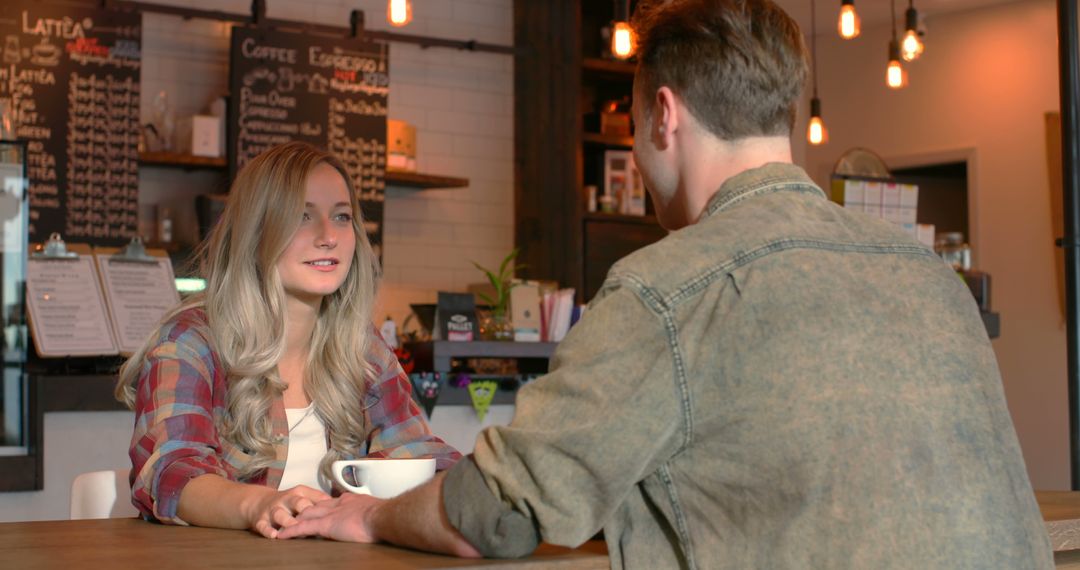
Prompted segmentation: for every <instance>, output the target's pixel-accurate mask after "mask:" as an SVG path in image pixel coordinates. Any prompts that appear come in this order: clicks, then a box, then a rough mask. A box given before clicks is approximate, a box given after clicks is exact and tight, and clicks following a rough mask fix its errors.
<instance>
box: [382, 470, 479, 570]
mask: <svg viewBox="0 0 1080 570" xmlns="http://www.w3.org/2000/svg"><path fill="white" fill-rule="evenodd" d="M445 476H446V474H445V472H444V473H439V474H437V475H436V476H435V478H434V479H432V480H431V481H429V482H427V483H425V484H423V485H421V486H420V487H418V488H416V489H413V490H412V491H409V492H408V493H406V494H404V495H402V496H400V497H397V498H394V499H391V500H389V501H386V502H383V503H382V504H380V505H379V506H378V507H377V508H376V509H375V512H374V513H372V517H371V533H372V534H373V535H374V537H375V538H376V539H378V540H381V541H385V542H389V543H392V544H398V545H401V546H408V547H410V548H416V549H419V550H427V551H431V552H442V553H445V554H453V555H455V556H462V557H466V558H479V557H480V553H479V552H478V551H477V550H476V549H475V548H473V545H471V544H469V542H468V541H467V540H465V537H463V536H462V535H461V533H460V532H458V530H457V529H456V528H454V527H453V525H451V524H450V519H449V518H448V517H447V516H446V509H445V508H444V507H443V500H442V492H443V491H442V489H443V479H444V478H445Z"/></svg>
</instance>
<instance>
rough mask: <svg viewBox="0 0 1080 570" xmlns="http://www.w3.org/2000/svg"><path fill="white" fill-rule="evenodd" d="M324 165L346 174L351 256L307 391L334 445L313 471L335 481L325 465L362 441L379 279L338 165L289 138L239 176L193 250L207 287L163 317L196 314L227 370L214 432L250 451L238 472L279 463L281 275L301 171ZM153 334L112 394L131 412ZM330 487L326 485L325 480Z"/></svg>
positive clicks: (321, 333) (322, 319)
mask: <svg viewBox="0 0 1080 570" xmlns="http://www.w3.org/2000/svg"><path fill="white" fill-rule="evenodd" d="M320 164H328V165H330V166H331V167H333V168H334V169H335V170H337V171H338V172H339V173H341V176H342V177H343V178H344V179H345V184H346V186H347V187H348V189H349V201H350V204H351V208H352V214H353V224H352V225H353V232H354V233H355V234H356V252H355V253H354V255H353V260H352V266H351V267H350V268H349V272H348V275H347V276H346V277H345V282H344V283H343V284H342V285H341V287H340V288H339V289H338V290H337V291H336V292H334V293H333V294H331V295H327V296H326V297H324V298H323V303H322V307H321V309H320V311H319V316H318V320H317V322H316V324H315V329H314V331H313V333H312V339H311V349H310V351H309V353H308V359H307V374H306V376H305V378H304V389H305V392H306V393H307V395H308V396H309V397H310V398H311V400H312V401H313V402H314V404H315V410H316V413H317V414H318V415H319V417H320V418H321V419H322V420H323V422H324V423H325V424H326V428H327V433H328V434H329V442H330V443H329V450H328V451H327V454H326V455H325V456H324V457H323V459H322V462H321V463H320V465H319V471H320V472H321V473H322V474H323V475H324V476H325V477H327V478H330V464H331V463H332V462H333V461H336V460H338V459H343V458H346V457H347V456H349V455H352V454H355V450H356V449H358V448H360V447H361V446H362V445H363V444H364V442H365V440H366V438H367V433H366V428H365V421H364V409H365V406H364V402H365V395H366V394H367V392H368V388H369V386H370V384H371V378H372V377H373V376H372V369H371V366H370V364H368V363H367V362H366V360H365V359H364V355H365V354H366V349H367V346H368V343H369V342H371V336H372V335H371V333H370V331H371V330H372V327H371V312H372V305H373V304H374V300H375V292H376V287H377V283H378V262H377V260H376V258H375V255H374V253H373V252H372V249H371V244H370V243H369V242H368V239H367V233H366V232H365V231H364V227H363V220H362V218H361V212H360V205H359V202H358V201H357V197H356V191H355V188H354V186H353V183H352V180H351V178H350V177H349V174H348V171H347V170H346V168H345V165H344V164H343V163H342V162H341V161H340V160H339V159H338V158H337V157H335V156H333V155H332V154H329V153H327V152H324V151H321V150H319V149H317V148H315V147H313V146H311V145H309V144H306V143H300V142H291V143H287V144H284V145H281V146H278V147H275V148H272V149H270V150H268V151H266V152H264V153H262V154H260V155H259V156H257V157H256V158H254V159H253V160H252V161H251V162H250V163H248V164H247V165H246V166H245V167H244V168H243V169H242V170H241V171H240V172H239V174H237V176H236V180H235V181H234V182H233V185H232V190H231V191H230V193H229V200H228V204H227V205H226V206H225V210H224V212H223V213H222V215H221V218H220V219H219V220H218V223H217V224H216V226H215V227H214V229H213V230H212V231H211V232H210V235H209V236H208V237H207V239H206V240H205V241H204V242H203V243H202V244H201V246H200V247H199V251H198V257H197V259H198V263H199V272H200V273H201V275H202V277H203V278H204V279H206V290H205V291H204V292H203V293H200V294H198V295H196V296H193V297H191V298H189V299H187V300H186V301H184V302H183V303H181V304H180V306H178V307H177V308H175V309H173V310H172V311H170V312H169V314H167V315H165V317H164V318H163V319H162V323H167V322H169V321H170V320H172V319H173V318H174V317H175V316H176V315H178V314H179V313H181V312H183V311H185V310H188V309H191V308H202V309H204V310H205V312H206V317H207V323H208V325H209V329H210V332H211V336H212V342H213V350H214V351H215V352H216V353H217V355H218V357H219V360H220V362H221V364H222V365H223V366H224V368H225V372H226V374H227V385H228V394H227V397H226V413H225V417H224V418H223V419H222V420H221V421H220V422H219V425H217V429H218V431H219V435H220V436H221V437H222V438H223V439H225V440H226V441H229V442H231V443H233V444H235V445H237V446H239V447H240V448H241V449H244V450H246V451H247V452H248V453H251V454H252V455H253V456H254V457H253V460H252V461H251V462H250V463H249V464H248V465H246V466H245V467H244V469H243V471H242V472H241V473H239V476H240V477H241V478H247V477H250V476H253V475H255V474H256V473H257V472H259V471H261V470H263V469H265V468H266V467H268V466H269V465H270V464H271V463H272V462H273V460H274V456H275V453H274V444H275V441H274V439H273V436H272V435H271V422H270V408H271V405H272V404H273V402H274V401H275V400H276V399H277V398H279V397H281V395H282V393H283V392H284V390H285V388H286V384H285V382H284V381H283V380H282V379H281V377H280V376H279V375H278V372H277V364H278V361H279V360H281V358H282V356H283V355H284V352H285V326H286V313H285V306H286V305H285V303H286V302H285V298H286V297H285V290H284V288H283V287H282V284H281V279H280V277H279V275H278V272H277V270H276V264H277V260H278V258H279V257H280V256H281V254H282V252H284V251H285V248H286V247H287V246H288V245H289V243H290V242H291V241H292V236H293V234H294V233H295V232H296V230H297V228H298V227H299V224H300V221H301V217H302V215H303V212H304V205H305V189H306V188H305V186H306V182H307V178H308V175H309V174H311V172H312V170H314V169H315V167H316V166H318V165H320ZM159 334H160V327H159V329H158V330H155V331H154V332H153V333H152V334H151V335H150V337H149V338H148V339H147V341H146V343H144V344H143V346H142V347H141V348H140V349H139V350H138V352H136V353H135V354H133V355H132V356H131V358H129V359H128V360H127V362H125V363H124V365H123V367H121V369H120V379H119V382H118V384H117V387H116V397H117V399H118V400H120V401H122V402H124V403H126V404H127V405H128V407H132V408H133V407H134V403H135V394H136V390H137V386H138V381H139V378H140V376H141V375H142V373H143V370H144V368H145V366H146V357H147V354H148V353H149V352H150V351H152V350H153V349H154V347H155V346H156V345H157V343H158V338H159ZM331 480H332V479H331Z"/></svg>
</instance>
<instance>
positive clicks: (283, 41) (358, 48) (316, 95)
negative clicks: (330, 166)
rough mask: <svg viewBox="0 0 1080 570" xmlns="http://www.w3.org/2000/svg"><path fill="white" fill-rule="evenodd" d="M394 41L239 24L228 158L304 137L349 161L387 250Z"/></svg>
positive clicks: (377, 239) (373, 230)
mask: <svg viewBox="0 0 1080 570" xmlns="http://www.w3.org/2000/svg"><path fill="white" fill-rule="evenodd" d="M387 50H388V48H387V46H386V44H382V43H373V42H364V41H357V40H350V39H345V38H342V39H334V38H320V37H312V36H308V35H304V34H298V33H289V32H282V31H275V30H266V29H260V28H244V27H236V28H233V32H232V53H231V58H230V66H229V85H230V93H231V96H230V98H229V117H230V124H229V158H230V165H231V168H232V169H233V171H234V172H235V170H237V169H239V168H240V167H242V166H243V165H244V164H246V163H247V162H248V161H249V160H251V159H252V158H254V157H255V156H256V155H258V154H259V153H261V152H263V151H265V150H267V149H269V148H271V147H273V146H276V145H279V144H282V143H285V142H289V141H294V140H299V141H305V142H308V143H311V144H313V145H315V146H317V147H320V148H324V149H326V150H328V151H330V152H331V153H333V154H335V155H336V156H338V157H339V158H341V160H342V161H344V162H345V164H346V166H348V168H349V172H350V173H351V174H352V179H353V184H354V185H355V186H356V190H357V191H358V192H359V193H360V202H361V205H362V207H363V215H364V222H365V227H366V229H367V232H368V238H369V239H370V240H371V245H372V247H374V248H375V251H376V253H378V252H380V251H381V245H382V221H383V200H384V191H385V188H386V181H385V175H386V104H387V103H386V101H387V95H388V94H389V91H390V73H389V61H388V55H387Z"/></svg>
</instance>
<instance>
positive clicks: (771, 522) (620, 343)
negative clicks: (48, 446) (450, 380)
mask: <svg viewBox="0 0 1080 570" xmlns="http://www.w3.org/2000/svg"><path fill="white" fill-rule="evenodd" d="M444 505H445V506H446V509H447V513H448V515H449V516H450V520H451V523H452V524H453V525H454V526H455V527H457V528H458V529H459V530H460V531H461V532H462V533H463V535H464V536H465V537H466V538H467V539H468V540H469V541H470V542H472V543H473V544H474V545H475V546H476V547H477V548H478V549H479V550H480V551H481V552H483V553H485V554H487V555H489V556H519V555H523V554H526V553H528V552H530V551H531V549H532V548H533V547H534V546H535V544H536V542H537V541H538V540H543V541H546V542H550V543H554V544H562V545H578V544H581V543H582V542H584V541H585V540H587V539H588V538H590V537H591V536H593V535H594V534H595V533H596V532H597V531H598V530H600V529H601V528H603V530H604V536H605V539H606V541H607V544H608V549H609V553H610V556H611V566H612V568H643V569H653V568H698V569H703V570H705V569H707V570H713V569H720V568H859V569H861V568H919V569H924V568H950V569H951V568H1009V569H1019V568H1051V567H1053V557H1052V553H1051V549H1050V543H1049V539H1048V538H1047V535H1046V531H1045V527H1044V524H1043V521H1042V518H1041V516H1040V514H1039V510H1038V507H1037V505H1036V503H1035V499H1034V495H1033V493H1032V490H1031V484H1030V482H1029V481H1028V477H1027V473H1026V470H1025V468H1024V461H1023V457H1022V456H1021V453H1020V447H1019V444H1018V442H1017V439H1016V434H1015V432H1014V429H1013V425H1012V422H1011V420H1010V417H1009V413H1008V410H1007V409H1006V406H1005V398H1004V393H1003V391H1002V386H1001V378H1000V374H999V372H998V368H997V365H996V361H995V357H994V353H993V350H992V349H991V346H990V342H989V340H988V339H987V335H986V331H985V329H984V328H983V323H982V321H981V319H980V318H979V314H978V310H977V308H976V306H975V303H974V301H973V299H972V296H971V294H970V292H969V291H968V290H967V289H966V287H965V286H964V284H963V282H962V281H961V280H960V279H958V278H957V276H956V275H955V274H954V273H953V272H952V271H951V270H950V269H949V268H947V267H946V266H945V264H944V263H943V262H942V261H941V260H940V259H939V258H938V257H936V256H935V255H934V254H933V252H931V251H929V250H927V249H926V248H924V247H923V246H921V245H920V244H918V243H916V242H915V241H914V240H912V239H911V238H909V237H908V236H907V235H905V234H904V233H903V232H902V231H900V230H899V229H898V228H895V227H893V226H892V225H890V224H887V223H885V222H882V221H880V220H874V219H871V218H869V217H868V216H865V215H863V214H861V213H852V212H850V211H847V210H844V209H843V208H840V207H838V206H836V205H834V204H832V203H830V202H828V201H827V200H826V199H825V196H824V194H823V193H822V191H821V190H820V189H819V188H818V187H817V186H815V185H814V184H813V182H812V181H811V180H810V179H809V178H808V177H807V176H806V174H805V173H804V172H803V171H802V170H801V169H799V168H798V167H796V166H794V165H790V164H769V165H766V166H764V167H761V168H758V169H754V170H751V171H747V172H744V173H742V174H739V175H738V176H736V177H734V178H732V179H730V180H729V181H727V182H726V183H725V184H724V185H723V187H722V188H721V189H720V191H719V192H718V193H717V194H716V195H715V196H714V197H713V198H712V200H711V201H710V202H709V204H708V207H707V211H706V212H705V213H704V215H703V216H702V219H701V220H700V221H699V222H698V223H696V224H694V225H692V226H690V227H687V228H684V229H682V230H680V231H676V232H673V233H672V234H670V235H669V236H668V237H666V238H665V239H663V240H661V241H660V242H658V243H656V244H654V245H652V246H649V247H646V248H644V249H642V250H639V251H638V252H635V253H633V254H631V255H630V256H628V257H626V258H625V259H623V260H621V261H619V262H618V263H617V264H616V265H615V266H614V267H613V268H612V269H611V271H610V273H609V275H608V278H607V281H606V283H605V285H604V286H603V288H602V290H601V292H600V293H599V294H598V295H597V297H596V298H595V299H594V300H593V301H592V302H591V304H590V306H589V310H588V311H587V312H586V313H585V317H584V318H583V319H582V321H581V322H580V323H578V324H577V325H576V326H575V327H574V328H573V329H572V330H571V332H570V334H569V335H568V336H567V338H566V340H565V341H564V342H563V343H562V344H561V345H560V346H559V348H558V350H557V352H556V355H555V358H554V359H553V361H552V363H551V367H550V373H549V374H548V375H547V376H545V377H543V378H541V379H539V380H538V381H536V382H534V383H533V384H531V385H528V386H526V387H525V388H523V389H522V390H521V391H520V393H519V394H518V396H517V409H516V413H515V416H514V420H513V422H512V423H511V425H509V426H505V427H491V428H488V429H486V430H485V431H484V432H483V433H481V435H480V436H479V437H478V439H477V442H476V449H475V452H474V455H473V456H472V457H471V460H467V461H462V462H461V463H459V465H458V466H457V467H455V468H454V469H453V470H451V471H450V473H449V474H448V477H447V480H446V483H445V486H444Z"/></svg>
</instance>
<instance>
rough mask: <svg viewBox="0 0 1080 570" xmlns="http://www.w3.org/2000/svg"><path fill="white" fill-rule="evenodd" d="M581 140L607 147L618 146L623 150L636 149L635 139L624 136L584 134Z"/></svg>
mask: <svg viewBox="0 0 1080 570" xmlns="http://www.w3.org/2000/svg"><path fill="white" fill-rule="evenodd" d="M581 140H582V141H583V142H585V143H590V144H602V145H606V146H617V147H621V148H634V137H625V136H622V135H602V134H600V133H584V134H582V135H581Z"/></svg>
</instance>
